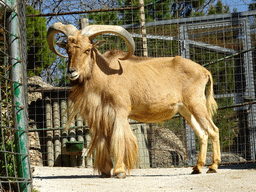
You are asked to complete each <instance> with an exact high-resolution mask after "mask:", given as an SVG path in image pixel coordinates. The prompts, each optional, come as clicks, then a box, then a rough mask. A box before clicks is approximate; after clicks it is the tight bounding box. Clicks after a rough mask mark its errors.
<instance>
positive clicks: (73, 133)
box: [69, 120, 77, 167]
mask: <svg viewBox="0 0 256 192" xmlns="http://www.w3.org/2000/svg"><path fill="white" fill-rule="evenodd" d="M74 126H75V120H72V122H71V123H70V127H71V128H72V127H74ZM69 137H70V139H69V141H76V130H75V129H69ZM70 166H71V167H76V166H77V158H76V155H71V156H70Z"/></svg>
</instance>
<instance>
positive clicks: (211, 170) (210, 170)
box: [206, 169, 217, 173]
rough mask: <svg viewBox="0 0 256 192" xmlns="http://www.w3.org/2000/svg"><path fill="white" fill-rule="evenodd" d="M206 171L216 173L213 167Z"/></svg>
mask: <svg viewBox="0 0 256 192" xmlns="http://www.w3.org/2000/svg"><path fill="white" fill-rule="evenodd" d="M206 173H217V171H216V170H215V169H209V170H208V171H207V172H206Z"/></svg>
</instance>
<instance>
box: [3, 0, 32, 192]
mask: <svg viewBox="0 0 256 192" xmlns="http://www.w3.org/2000/svg"><path fill="white" fill-rule="evenodd" d="M0 17H1V20H0V21H1V24H0V25H1V31H0V32H1V38H0V41H1V50H0V56H1V57H0V60H1V68H0V72H1V82H0V103H1V107H0V111H1V119H0V126H1V132H0V173H1V175H0V190H1V191H32V180H31V171H30V163H29V157H28V145H27V143H28V140H27V119H28V113H27V102H26V87H27V85H26V81H27V79H26V17H25V3H24V1H22V0H17V1H13V0H5V1H3V0H1V1H0Z"/></svg>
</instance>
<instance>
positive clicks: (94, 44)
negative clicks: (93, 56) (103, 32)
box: [92, 40, 105, 48]
mask: <svg viewBox="0 0 256 192" xmlns="http://www.w3.org/2000/svg"><path fill="white" fill-rule="evenodd" d="M104 43H105V41H104V40H100V41H95V42H94V43H93V44H92V45H93V47H95V48H98V47H101V46H102V45H104Z"/></svg>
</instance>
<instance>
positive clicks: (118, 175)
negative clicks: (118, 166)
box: [115, 172, 126, 179]
mask: <svg viewBox="0 0 256 192" xmlns="http://www.w3.org/2000/svg"><path fill="white" fill-rule="evenodd" d="M115 177H116V178H117V179H124V178H126V173H124V172H122V173H116V174H115Z"/></svg>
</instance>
